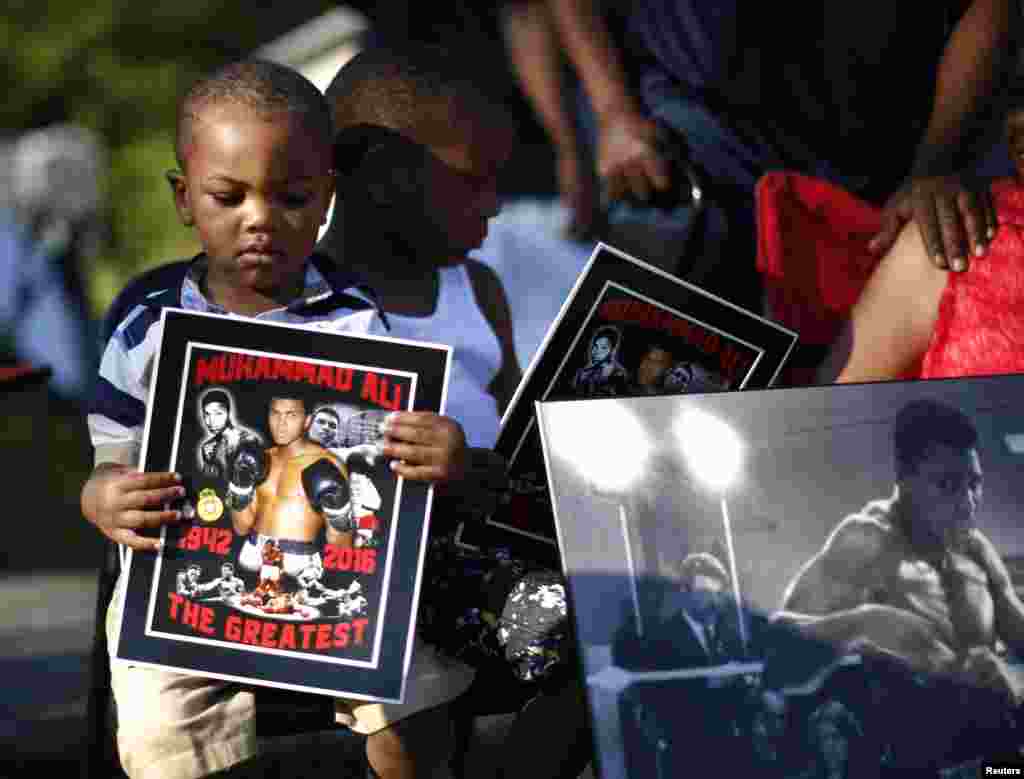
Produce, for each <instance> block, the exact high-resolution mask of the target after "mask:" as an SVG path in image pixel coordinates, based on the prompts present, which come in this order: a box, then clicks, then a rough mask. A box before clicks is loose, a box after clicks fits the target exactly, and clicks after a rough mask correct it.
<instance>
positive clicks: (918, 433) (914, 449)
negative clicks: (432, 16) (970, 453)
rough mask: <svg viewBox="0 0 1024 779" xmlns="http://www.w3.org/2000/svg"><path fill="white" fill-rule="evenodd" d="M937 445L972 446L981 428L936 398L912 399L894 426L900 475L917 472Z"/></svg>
mask: <svg viewBox="0 0 1024 779" xmlns="http://www.w3.org/2000/svg"><path fill="white" fill-rule="evenodd" d="M936 445H942V446H948V447H951V448H952V449H959V450H964V449H972V448H974V447H976V446H977V445H978V431H977V429H976V428H975V427H974V423H973V422H971V420H970V419H969V418H968V417H967V415H966V414H964V413H963V412H962V411H960V410H959V409H956V408H953V407H952V406H947V405H946V404H944V403H939V402H937V401H934V400H915V401H911V402H910V403H908V404H907V405H905V406H904V407H903V408H902V409H901V410H900V412H899V414H897V415H896V420H895V421H894V422H893V426H892V448H893V456H894V457H895V460H896V476H897V478H899V477H902V476H907V475H910V474H912V473H915V472H916V471H917V467H918V465H920V463H921V461H922V460H923V459H925V457H927V456H928V453H929V452H930V451H931V448H932V447H933V446H936Z"/></svg>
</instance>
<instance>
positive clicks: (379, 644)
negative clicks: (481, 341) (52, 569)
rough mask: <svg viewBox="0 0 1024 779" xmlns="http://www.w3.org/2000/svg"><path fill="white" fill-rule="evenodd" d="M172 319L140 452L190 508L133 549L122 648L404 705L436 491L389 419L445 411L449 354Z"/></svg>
mask: <svg viewBox="0 0 1024 779" xmlns="http://www.w3.org/2000/svg"><path fill="white" fill-rule="evenodd" d="M163 327H164V330H163V335H162V340H161V345H160V355H159V359H158V364H157V369H156V371H157V372H156V377H155V380H154V384H153V390H152V402H151V406H150V407H151V409H152V410H151V412H150V416H149V419H148V420H147V428H146V438H145V445H146V448H145V451H144V454H143V457H144V462H145V467H146V469H148V470H174V471H176V472H178V473H181V474H182V477H183V479H184V481H185V484H186V486H187V489H188V493H187V496H186V500H185V502H184V506H183V509H184V514H185V516H186V517H187V519H186V520H185V521H183V522H181V523H180V524H177V525H173V526H166V527H164V528H162V529H161V531H160V532H161V533H162V540H163V548H162V551H161V553H160V554H158V555H156V556H150V555H131V556H130V557H129V574H128V575H129V579H128V587H127V596H126V602H125V608H124V616H123V618H122V623H121V629H120V638H119V641H118V646H117V653H116V657H117V659H119V660H125V661H131V662H135V663H141V664H151V665H156V666H159V667H163V668H171V669H174V670H181V671H185V672H192V673H196V674H201V675H205V676H219V677H223V678H229V679H244V680H246V681H250V682H254V683H258V684H265V685H269V686H280V687H288V688H295V689H303V690H307V691H318V692H329V693H332V694H345V695H348V696H353V697H365V698H371V699H380V700H396V701H397V700H399V699H400V698H401V697H402V686H403V679H404V675H405V670H406V668H407V666H408V658H409V653H410V651H411V642H412V634H413V629H414V625H415V616H416V593H417V590H418V587H419V580H420V570H421V567H422V560H423V555H424V550H425V537H426V530H427V524H428V521H429V509H430V497H431V493H430V489H429V486H428V485H425V484H413V483H409V482H407V481H406V480H404V479H402V478H401V477H400V476H398V475H397V474H395V473H394V472H393V471H392V470H391V469H390V468H389V467H388V463H387V461H386V458H385V457H384V456H383V454H382V453H381V451H380V449H379V447H378V444H379V442H380V440H381V432H380V429H381V424H382V422H383V420H384V418H385V417H386V415H387V414H389V413H391V412H393V411H399V410H430V411H440V410H441V409H442V408H443V400H444V392H445V386H446V381H447V366H448V358H449V349H448V348H447V347H443V346H436V347H435V346H432V345H429V344H428V345H422V344H411V343H408V342H403V341H396V340H393V339H382V338H370V337H365V336H352V335H343V334H338V333H327V332H314V331H302V330H301V329H300V328H295V327H288V326H283V325H267V324H261V323H251V322H242V321H235V320H225V319H223V318H221V317H211V316H208V315H200V314H189V313H186V312H183V311H178V310H167V311H165V313H164V322H163ZM297 335H301V336H302V338H301V339H297V338H296V336H297ZM296 344H301V351H298V350H297V349H296ZM297 661H299V662H297Z"/></svg>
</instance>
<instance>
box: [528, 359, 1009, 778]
mask: <svg viewBox="0 0 1024 779" xmlns="http://www.w3.org/2000/svg"><path fill="white" fill-rule="evenodd" d="M1022 391H1024V376H1000V377H985V378H971V379H949V380H931V381H898V382H882V383H875V384H851V385H832V386H819V387H811V388H803V389H792V388H787V389H766V390H759V391H756V392H740V393H733V392H717V393H704V394H700V395H690V396H676V397H654V398H605V399H593V400H567V401H550V402H545V403H538V404H537V414H538V425H539V428H540V432H541V436H542V443H543V447H544V454H545V460H546V465H547V469H548V477H549V479H550V485H551V494H552V499H553V504H554V510H555V520H556V526H557V531H558V542H559V547H560V550H561V554H562V559H563V565H564V569H565V573H566V576H567V579H568V584H569V597H570V603H571V613H572V614H573V617H574V620H575V628H576V634H577V637H578V640H579V643H580V647H581V649H580V651H581V657H582V664H583V672H584V675H585V678H586V688H587V697H588V703H589V706H590V712H591V715H592V724H593V732H594V738H595V744H596V756H597V763H598V768H599V773H600V776H601V777H602V779H625V778H626V777H630V778H637V777H675V776H682V775H698V776H711V775H736V776H740V775H742V776H750V777H765V779H775V778H776V777H787V778H788V779H805V778H806V779H809V778H810V777H858V779H859V778H860V777H896V776H915V777H917V776H921V777H933V778H934V779H952V778H953V777H977V776H981V775H983V766H986V765H989V766H991V765H998V764H1000V763H1003V764H1006V763H1007V761H1009V764H1018V765H1019V761H1020V758H1021V753H1020V749H1021V747H1022V745H1024V736H1022V735H1021V733H1022V731H1021V727H1022V725H1024V709H1022V703H1024V602H1022V600H1021V592H1022V591H1024V590H1022V588H1024V525H1022V524H1021V522H1020V511H1021V507H1022V506H1024V480H1022V479H1021V475H1022V474H1024V411H1022V410H1021V407H1020V401H1019V399H1020V397H1021V393H1022ZM609 439H611V440H614V441H615V442H616V444H615V445H614V446H608V445H606V444H605V443H603V442H604V441H606V440H609ZM1014 761H1016V763H1015V762H1014Z"/></svg>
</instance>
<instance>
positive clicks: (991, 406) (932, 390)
mask: <svg viewBox="0 0 1024 779" xmlns="http://www.w3.org/2000/svg"><path fill="white" fill-rule="evenodd" d="M993 383H1002V384H1004V385H1005V386H1007V387H1010V388H1011V389H1012V388H1014V387H1013V385H1015V384H1017V385H1019V384H1022V383H1024V374H1019V373H1003V374H978V375H970V376H956V377H940V378H935V379H920V378H900V379H884V380H877V381H862V382H851V383H846V384H826V385H802V386H785V387H764V388H760V389H758V390H757V391H756V392H754V393H752V395H751V396H749V397H743V398H737V399H736V401H735V402H736V403H737V404H740V407H742V406H743V405H746V407H747V410H756V409H758V408H759V407H761V406H762V405H763V403H762V401H763V400H764V398H765V397H770V396H771V395H772V394H775V393H779V394H785V395H789V396H790V397H794V398H800V397H808V398H812V397H814V396H832V397H835V398H842V397H843V396H844V395H847V396H850V397H853V396H854V395H855V394H857V393H864V392H867V393H870V394H873V395H880V396H883V397H885V396H886V395H888V393H889V392H891V391H898V389H896V388H900V387H905V388H911V389H912V388H919V389H920V394H919V395H918V398H921V399H928V400H937V401H939V402H940V403H945V404H947V405H950V406H952V407H954V408H959V406H958V405H957V402H956V401H957V399H958V393H960V392H964V393H966V394H967V395H968V396H970V397H972V398H975V397H976V398H984V399H985V402H984V403H978V410H986V411H990V412H991V411H993V410H996V409H1003V410H1007V409H1010V408H1013V407H1014V405H1013V403H1012V401H1008V400H1007V397H1006V394H1003V395H1002V396H1000V399H999V400H996V401H993V400H991V395H990V394H988V393H986V389H987V388H989V387H991V386H992V384H993ZM708 394H710V395H717V394H720V393H718V392H714V393H708ZM728 394H731V393H728ZM668 400H669V397H666V396H661V397H657V398H635V397H634V398H630V397H619V398H614V399H611V398H553V399H551V400H548V401H543V402H541V401H537V402H535V404H534V410H535V413H536V417H537V419H542V418H543V417H544V415H545V414H546V413H547V411H546V409H550V408H553V407H557V406H565V405H573V404H593V405H595V406H597V405H601V404H608V403H610V402H613V401H617V402H622V401H626V402H627V403H628V402H630V401H641V402H655V403H657V402H662V401H668ZM698 403H699V401H698ZM835 405H840V404H839V403H836V404H835ZM843 405H846V404H843ZM793 432H794V433H796V434H799V433H801V432H804V430H803V429H802V428H801V427H799V426H798V427H796V429H795V430H794V431H793ZM549 435H550V433H549V432H548V426H547V425H545V424H541V423H538V436H539V438H540V440H541V445H542V448H543V451H544V468H545V475H546V478H547V483H548V484H552V483H553V481H554V475H553V471H552V465H551V464H552V459H553V458H552V456H551V454H550V451H551V449H552V445H551V442H550V440H549ZM777 435H778V437H779V438H780V439H781V438H785V437H786V435H788V433H787V432H781V431H780V432H778V433H777ZM1011 435H1014V434H1013V433H1008V432H1007V429H1006V428H1003V430H1002V432H1001V433H1000V434H999V437H1001V438H1003V439H1004V441H1005V444H1004V445H1005V446H1006V447H1007V448H1009V449H1010V451H1011V452H1012V453H1013V454H1018V455H1019V452H1016V451H1014V450H1013V449H1012V447H1011V446H1010V443H1009V441H1008V440H1007V439H1008V438H1009V437H1010V436H1011ZM772 442H773V439H771V438H769V439H767V440H765V439H764V438H759V439H757V443H755V444H753V446H754V447H756V448H759V449H769V448H771V446H772ZM989 451H990V450H989ZM987 456H991V455H990V454H988V455H987ZM552 511H553V513H554V515H555V526H556V532H557V534H558V544H559V549H560V550H564V549H565V548H566V547H567V545H568V544H569V539H568V538H567V534H566V530H565V528H564V520H560V519H559V512H558V502H557V501H555V500H553V505H552ZM577 535H578V533H577ZM581 548H584V547H581ZM585 548H590V547H585ZM578 557H579V555H577V558H578ZM559 570H560V571H561V572H562V575H563V576H564V579H565V585H566V602H567V606H568V614H569V618H570V624H571V626H572V629H573V630H574V631H575V632H576V633H577V634H578V635H579V634H583V633H584V632H585V631H584V629H583V627H582V624H581V617H580V616H579V615H580V614H584V613H586V612H584V611H581V610H579V609H577V608H576V607H575V604H576V602H577V600H578V599H579V598H578V597H577V594H576V589H577V588H578V587H579V581H578V579H579V576H578V573H577V572H575V571H571V570H570V564H569V560H568V558H567V557H566V556H565V555H562V557H561V564H560V567H559ZM860 657H861V656H860V655H859V654H857V653H851V654H846V655H841V656H839V657H838V658H837V659H836V660H835V661H834V662H833V663H832V664H830V665H828V666H825V667H824V668H822V669H821V671H820V672H819V673H817V674H815V675H813V676H811V677H809V678H808V679H807V681H806V682H805V683H804V684H803V685H800V686H798V687H796V688H793V689H794V693H795V694H796V695H797V696H808V697H810V695H811V694H813V693H814V692H816V691H818V690H819V689H821V688H823V687H824V686H825V683H826V682H827V681H828V679H829V677H830V675H831V674H832V673H833V672H834V671H836V670H837V669H842V668H844V667H851V666H858V665H859V664H860V663H861V659H860ZM574 659H575V661H576V663H577V668H578V672H579V674H580V678H581V679H583V680H584V687H585V696H584V700H585V707H586V711H587V717H588V723H589V725H590V733H591V746H592V749H593V752H592V756H593V761H594V762H593V764H594V771H595V775H597V776H598V777H605V776H611V775H612V774H611V771H610V770H609V769H608V768H606V766H605V764H606V763H614V765H615V766H616V767H621V765H622V764H621V763H620V762H618V761H613V760H611V759H610V757H620V758H621V756H622V754H623V753H622V751H621V750H618V751H616V752H615V753H614V755H611V754H609V753H608V752H607V749H606V746H607V745H606V744H604V743H602V740H601V735H600V731H601V730H602V727H601V725H600V724H599V723H598V721H597V714H598V713H597V711H596V704H595V702H594V694H593V690H592V685H593V683H594V680H595V679H596V678H597V677H600V676H602V675H604V673H605V672H608V671H609V670H610V671H611V675H612V676H614V675H615V674H616V672H621V670H622V669H619V668H618V667H617V666H615V665H614V663H613V664H612V665H610V666H608V667H607V668H606V669H605V671H602V672H597V674H594V673H593V672H592V671H591V670H590V668H589V667H588V665H587V660H586V651H585V647H583V646H582V644H581V646H580V651H579V652H577V653H576V654H575V658H574ZM764 667H765V663H764V661H763V660H746V661H735V660H734V661H731V662H728V663H726V664H724V665H720V666H693V667H689V668H680V669H676V670H650V671H644V670H627V671H625V672H624V673H625V675H626V676H628V677H629V678H630V679H631V681H630V684H633V683H637V682H658V681H664V680H669V679H681V678H687V677H690V678H697V677H701V676H712V675H719V674H721V675H725V676H736V677H739V676H742V675H745V674H760V673H762V672H763V670H764ZM915 678H916V677H915ZM787 689H789V688H787ZM1009 730H1013V728H1009ZM999 754H1001V753H997V755H996V757H995V762H994V761H993V758H992V756H990V755H987V754H985V753H984V752H983V751H981V750H980V751H979V753H978V755H977V756H976V757H975V758H972V759H970V760H968V761H967V763H963V764H950V765H949V766H944V767H943V768H956V767H958V765H964V766H966V765H968V764H970V765H972V766H973V765H979V766H982V767H983V766H997V765H1010V764H1009V763H999V762H998V759H1000V758H999V756H998V755H999ZM1012 765H1017V764H1016V763H1013V764H1012ZM982 767H979V768H978V770H979V771H982V770H983V768H982ZM906 768H911V769H912V770H914V771H915V773H916V770H923V771H925V772H927V770H929V769H926V768H923V767H922V768H919V767H918V766H904V767H902V769H901V770H905V769H906ZM930 770H932V771H933V772H934V773H935V775H938V773H939V770H938V769H935V768H934V766H932V767H931V768H930ZM615 775H616V776H619V774H615ZM757 775H758V776H760V775H761V774H760V773H758V774H757ZM765 775H766V776H767V775H768V774H767V773H766V774H765ZM957 775H958V776H959V775H960V774H959V773H958V774H957ZM964 775H966V774H964ZM972 775H973V774H972ZM978 775H979V776H980V775H981V774H980V773H979V774H978ZM771 776H776V774H771ZM787 776H796V773H790V774H787Z"/></svg>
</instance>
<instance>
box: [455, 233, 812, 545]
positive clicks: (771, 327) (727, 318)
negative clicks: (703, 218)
mask: <svg viewBox="0 0 1024 779" xmlns="http://www.w3.org/2000/svg"><path fill="white" fill-rule="evenodd" d="M609 285H614V286H616V287H618V288H619V289H620V290H623V291H625V292H626V293H628V294H631V295H633V296H634V297H638V298H646V299H648V300H650V301H651V302H653V303H655V304H656V305H658V306H660V307H663V308H667V309H669V310H671V311H673V313H675V314H677V315H679V316H682V317H684V318H686V319H689V320H695V321H697V322H698V323H699V324H701V325H702V326H703V327H705V328H708V329H712V330H717V331H719V332H720V333H722V334H723V335H725V336H726V337H728V338H731V339H733V340H738V341H741V342H744V343H745V344H747V345H750V346H753V347H754V348H755V349H757V350H759V351H761V355H760V356H759V358H758V359H757V360H756V361H755V362H754V364H753V365H752V366H751V368H750V370H749V372H748V373H747V375H746V376H744V377H743V379H742V380H741V382H740V387H739V389H764V388H767V387H771V386H772V385H773V384H774V383H775V381H776V379H777V378H778V376H779V373H780V372H781V371H782V366H783V365H784V364H785V362H786V360H787V359H788V358H789V356H790V354H792V351H793V349H794V348H795V346H796V342H797V333H796V332H795V331H793V330H790V329H789V328H786V327H784V326H782V325H780V324H778V323H776V322H773V321H771V320H770V319H766V318H765V317H763V316H760V315H759V314H755V313H753V312H751V311H748V310H746V309H743V308H740V307H739V306H737V305H735V304H734V303H730V302H729V301H727V300H725V299H723V298H720V297H718V296H717V295H714V294H712V293H710V292H707V291H706V290H704V289H701V288H700V287H697V286H695V285H693V284H691V283H689V282H687V281H684V280H682V279H680V278H678V277H676V276H673V275H671V274H669V273H667V272H665V271H663V270H661V269H660V268H656V267H655V266H653V265H650V264H648V263H646V262H644V261H642V260H639V259H637V258H636V257H633V256H631V255H629V254H626V253H625V252H623V251H621V250H619V249H616V248H614V247H612V246H609V245H607V244H605V243H598V244H597V246H595V248H594V251H593V253H592V254H591V256H590V259H589V260H588V261H587V264H586V265H585V266H584V268H583V270H582V271H581V272H580V275H579V278H578V279H577V280H576V284H575V285H574V286H573V288H572V290H571V291H570V292H569V294H568V296H567V297H566V299H565V302H564V303H563V304H562V308H561V309H560V311H559V313H558V316H557V317H555V320H554V322H552V324H551V326H550V327H549V328H548V331H547V333H546V334H545V336H544V340H543V341H542V342H541V345H540V347H539V348H538V349H537V352H536V354H535V355H534V357H533V359H532V360H531V361H530V365H529V367H528V368H527V369H526V371H525V373H524V374H523V379H522V381H520V383H519V386H518V388H517V389H516V392H515V394H514V395H513V397H512V400H511V401H510V402H509V405H508V408H507V409H506V410H505V414H504V415H503V417H502V420H501V429H500V431H499V433H498V439H497V442H496V444H495V446H494V450H495V451H496V452H497V453H498V454H500V455H502V456H503V457H504V458H505V459H506V460H507V461H508V463H509V465H510V466H511V465H512V464H513V463H514V462H515V459H516V457H517V456H518V453H519V451H520V449H521V448H522V446H523V444H524V443H525V441H526V438H527V436H528V435H529V433H530V432H531V430H532V429H533V427H534V426H535V425H536V417H535V410H534V404H535V403H537V402H541V401H545V400H547V399H548V396H549V395H550V393H551V391H552V389H553V388H554V386H555V383H556V382H557V380H558V378H559V376H561V374H562V372H563V370H564V369H565V362H566V360H567V358H568V356H569V355H570V353H571V351H572V350H573V349H574V348H575V345H576V342H577V341H578V339H579V338H580V337H582V333H583V330H584V328H585V326H586V323H587V322H588V320H589V319H590V317H591V316H592V314H593V311H594V308H595V306H596V305H597V304H598V302H599V301H600V299H601V296H602V295H603V294H604V292H605V290H606V289H607V288H608V286H609ZM492 516H493V515H492ZM456 541H457V543H458V544H459V545H460V546H463V547H464V548H467V549H473V550H476V549H479V548H480V547H481V546H484V545H486V544H488V543H499V544H500V545H506V546H509V547H511V548H513V549H514V550H516V551H517V552H519V553H522V554H525V555H526V556H529V557H532V558H536V559H540V560H551V561H554V555H555V554H556V550H557V546H558V544H557V540H556V538H555V536H552V537H551V538H544V537H541V536H538V535H534V534H527V533H524V532H523V531H521V530H518V529H515V528H509V527H507V526H506V525H503V524H502V523H499V522H496V521H494V519H493V518H492V517H488V518H487V519H485V520H484V521H482V522H473V523H467V522H463V523H461V524H460V525H459V528H458V530H457V533H456Z"/></svg>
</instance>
